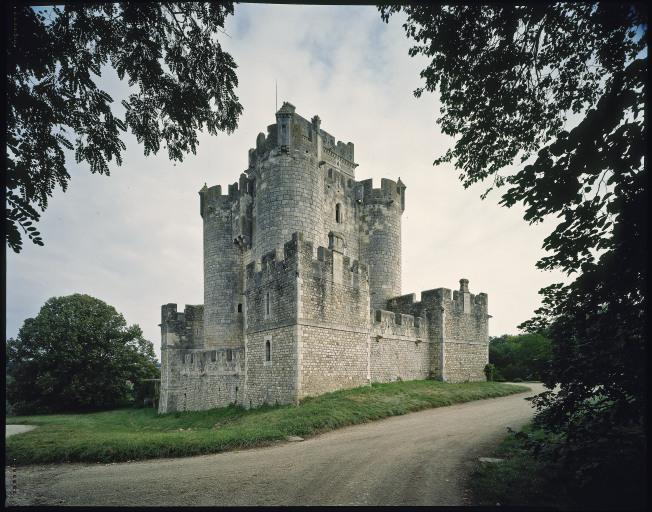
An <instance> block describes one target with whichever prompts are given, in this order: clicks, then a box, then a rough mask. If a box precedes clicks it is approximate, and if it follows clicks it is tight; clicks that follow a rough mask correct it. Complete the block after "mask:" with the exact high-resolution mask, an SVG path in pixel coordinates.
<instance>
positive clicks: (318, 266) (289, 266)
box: [245, 233, 369, 289]
mask: <svg viewBox="0 0 652 512" xmlns="http://www.w3.org/2000/svg"><path fill="white" fill-rule="evenodd" d="M334 252H335V254H336V255H335V256H334ZM313 254H314V252H313V244H312V242H307V241H304V238H303V233H293V234H292V239H291V240H289V241H287V242H285V244H284V246H283V257H282V258H280V256H281V255H280V251H277V250H274V251H270V252H268V253H265V254H264V255H263V256H262V257H261V258H260V259H259V260H257V261H252V262H251V263H249V264H248V265H247V266H246V268H245V278H246V288H247V289H249V288H250V287H252V286H260V285H261V284H262V283H263V282H267V281H269V280H270V279H273V278H274V275H275V274H278V273H280V272H286V271H288V270H293V271H295V272H298V265H299V258H300V259H301V266H302V267H303V269H304V272H308V270H307V269H310V272H311V273H312V276H313V277H317V276H318V277H320V278H327V276H330V278H331V279H332V280H333V281H334V282H336V283H343V284H347V285H349V286H354V287H358V286H359V283H360V280H361V279H362V280H363V281H365V282H366V281H367V280H368V277H369V275H368V269H367V266H366V265H365V264H364V263H360V262H359V261H358V260H351V258H349V257H348V256H343V255H341V254H340V253H339V252H338V251H332V250H329V249H327V248H326V247H322V246H319V247H318V248H317V258H316V259H315V258H314V256H313Z"/></svg>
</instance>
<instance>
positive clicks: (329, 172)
mask: <svg viewBox="0 0 652 512" xmlns="http://www.w3.org/2000/svg"><path fill="white" fill-rule="evenodd" d="M328 177H329V178H331V179H332V178H333V169H328Z"/></svg>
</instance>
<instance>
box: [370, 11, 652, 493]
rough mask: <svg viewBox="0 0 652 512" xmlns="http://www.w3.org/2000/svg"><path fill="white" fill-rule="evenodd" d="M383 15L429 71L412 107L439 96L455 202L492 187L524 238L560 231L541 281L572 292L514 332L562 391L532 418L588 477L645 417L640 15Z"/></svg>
mask: <svg viewBox="0 0 652 512" xmlns="http://www.w3.org/2000/svg"><path fill="white" fill-rule="evenodd" d="M378 9H379V10H380V13H381V16H382V18H383V20H384V21H388V20H389V18H390V16H392V15H394V14H395V13H397V12H399V11H402V12H403V13H404V14H405V15H406V21H405V23H404V24H403V28H404V29H405V32H406V35H407V36H408V37H409V38H412V39H413V40H414V41H415V43H416V44H415V45H414V46H413V47H412V48H411V49H410V52H409V53H410V55H411V56H415V55H424V56H426V57H427V58H429V59H430V63H429V64H428V66H427V67H426V68H425V69H423V71H422V72H421V76H422V78H423V79H424V80H425V86H424V87H422V88H420V89H418V90H417V91H415V95H416V96H420V95H421V94H422V92H423V91H424V90H425V91H430V92H435V91H438V92H439V96H440V100H441V104H442V107H441V117H439V119H438V123H439V124H440V126H441V129H442V131H443V132H444V133H446V134H447V135H450V136H453V137H455V142H454V145H453V146H452V148H451V149H449V150H448V151H447V152H446V153H445V154H444V155H442V156H440V157H438V158H437V159H436V160H435V164H440V163H443V162H452V163H453V164H454V165H455V167H456V168H457V169H459V170H460V172H461V174H460V179H461V181H462V183H463V184H464V186H465V187H468V186H470V185H471V184H473V183H476V182H481V181H484V180H489V181H490V186H489V187H488V189H487V191H486V192H485V193H484V194H483V196H482V197H486V195H487V193H488V192H489V190H491V189H492V188H501V187H506V188H503V189H502V190H503V195H502V198H501V200H500V203H501V204H502V205H504V206H507V207H510V206H512V205H514V204H516V203H522V204H523V205H524V206H525V216H524V219H525V220H526V221H528V222H529V223H537V222H540V221H542V220H543V219H544V218H550V217H554V218H557V219H559V222H558V224H557V226H556V227H555V229H554V230H553V231H552V232H551V233H550V234H549V236H548V237H547V238H546V239H545V240H544V244H543V247H544V249H546V251H547V254H546V256H545V257H543V258H542V259H541V260H540V261H539V262H538V263H537V266H538V267H539V268H542V269H554V268H557V269H560V270H562V271H564V272H565V273H567V274H568V275H569V280H568V281H569V282H568V283H567V284H563V283H556V284H553V285H551V286H549V287H547V288H544V289H543V290H541V292H540V293H542V295H543V306H542V307H541V309H539V310H537V311H536V312H535V313H536V316H535V317H534V318H533V319H531V320H529V321H528V322H525V323H524V324H522V326H520V327H521V328H524V329H526V330H529V331H530V332H540V333H543V334H545V335H546V336H547V337H549V338H551V339H552V340H553V342H554V343H553V358H552V363H551V371H550V372H549V373H548V376H547V378H546V380H545V384H546V386H547V387H548V388H550V389H552V388H553V387H554V386H555V385H559V386H560V388H559V392H558V393H556V394H554V393H552V392H546V393H543V394H542V395H539V396H538V397H537V399H536V401H535V403H536V404H537V405H538V406H539V407H540V409H542V410H545V414H542V415H541V418H542V419H543V418H545V419H546V421H547V426H548V428H550V429H553V430H556V431H558V432H560V433H562V434H563V435H564V436H565V439H566V441H567V443H566V445H565V447H566V449H567V451H566V452H565V455H566V456H568V462H569V463H571V464H570V465H571V466H572V465H573V464H572V463H576V465H575V466H574V467H579V468H580V469H581V470H584V471H585V472H587V473H589V472H590V471H592V470H596V464H595V458H592V455H593V454H596V453H600V451H601V450H602V449H603V448H604V449H605V450H607V448H609V449H610V450H611V452H612V453H615V450H614V449H613V447H614V446H615V444H614V439H618V438H620V439H624V438H625V437H627V436H628V435H629V434H632V432H636V433H637V434H636V435H639V434H640V432H641V431H642V424H643V418H644V407H645V402H646V388H645V352H644V350H645V333H644V327H645V326H644V324H645V312H646V311H647V296H646V288H645V283H646V279H647V266H646V265H647V262H646V247H647V213H648V212H647V198H648V187H647V183H648V171H647V168H646V166H645V163H644V156H645V137H646V124H645V117H644V109H645V94H646V88H647V83H646V76H647V48H646V41H647V23H648V21H647V7H646V6H645V4H643V3H611V2H599V3H583V2H582V3H570V2H569V3H565V2H559V3H539V2H537V3H532V4H529V5H509V4H490V5H480V4H471V5H459V4H458V5H453V6H444V5H427V4H423V5H418V6H398V5H394V6H391V5H390V6H379V7H378ZM573 125H574V126H573ZM572 277H575V279H574V280H573V279H572ZM632 435H634V434H632ZM628 439H629V440H631V439H632V437H631V436H629V438H628ZM638 439H639V440H640V437H639V438H638ZM637 443H638V441H637ZM616 444H617V443H616ZM635 444H636V443H635ZM636 446H638V447H640V446H641V445H640V443H638V444H636ZM621 447H622V446H621ZM630 448H631V446H630ZM623 453H625V452H621V456H620V460H621V462H620V464H623V462H622V461H626V460H628V459H627V457H623V456H622V454H623ZM627 453H629V454H631V453H632V451H631V450H630V451H628V452H627ZM571 459H573V460H571ZM603 462H604V461H603ZM592 464H593V466H591V465H592ZM634 466H635V465H632V466H631V467H630V468H628V471H626V472H624V473H623V474H631V472H632V471H634V472H635V471H636V470H635V469H632V468H633V467H634ZM604 467H608V464H602V465H601V468H604ZM614 467H615V466H614ZM612 469H613V468H612ZM596 471H598V470H596ZM594 476H595V472H594ZM596 481H597V480H596ZM613 485H615V484H613ZM613 485H609V486H608V487H605V488H613Z"/></svg>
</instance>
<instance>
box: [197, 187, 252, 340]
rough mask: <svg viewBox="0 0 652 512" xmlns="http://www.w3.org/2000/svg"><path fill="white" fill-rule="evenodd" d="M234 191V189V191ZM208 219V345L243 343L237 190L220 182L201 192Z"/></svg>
mask: <svg viewBox="0 0 652 512" xmlns="http://www.w3.org/2000/svg"><path fill="white" fill-rule="evenodd" d="M230 192H234V191H232V190H230ZM199 197H200V213H201V216H202V218H203V220H204V343H203V345H204V348H239V347H241V346H243V343H244V341H243V333H242V326H243V313H242V311H243V308H242V295H241V294H242V279H241V268H242V261H241V259H242V253H241V251H240V249H239V248H238V246H237V245H236V244H235V243H234V242H233V228H232V217H233V211H232V210H233V205H234V204H236V203H237V198H236V197H235V194H234V193H230V194H229V195H222V187H220V186H219V185H217V186H214V187H210V188H207V187H206V186H204V188H202V189H201V190H200V192H199Z"/></svg>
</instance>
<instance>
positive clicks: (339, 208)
mask: <svg viewBox="0 0 652 512" xmlns="http://www.w3.org/2000/svg"><path fill="white" fill-rule="evenodd" d="M335 222H337V223H338V224H339V223H340V222H342V205H341V204H340V203H337V204H336V205H335Z"/></svg>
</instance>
